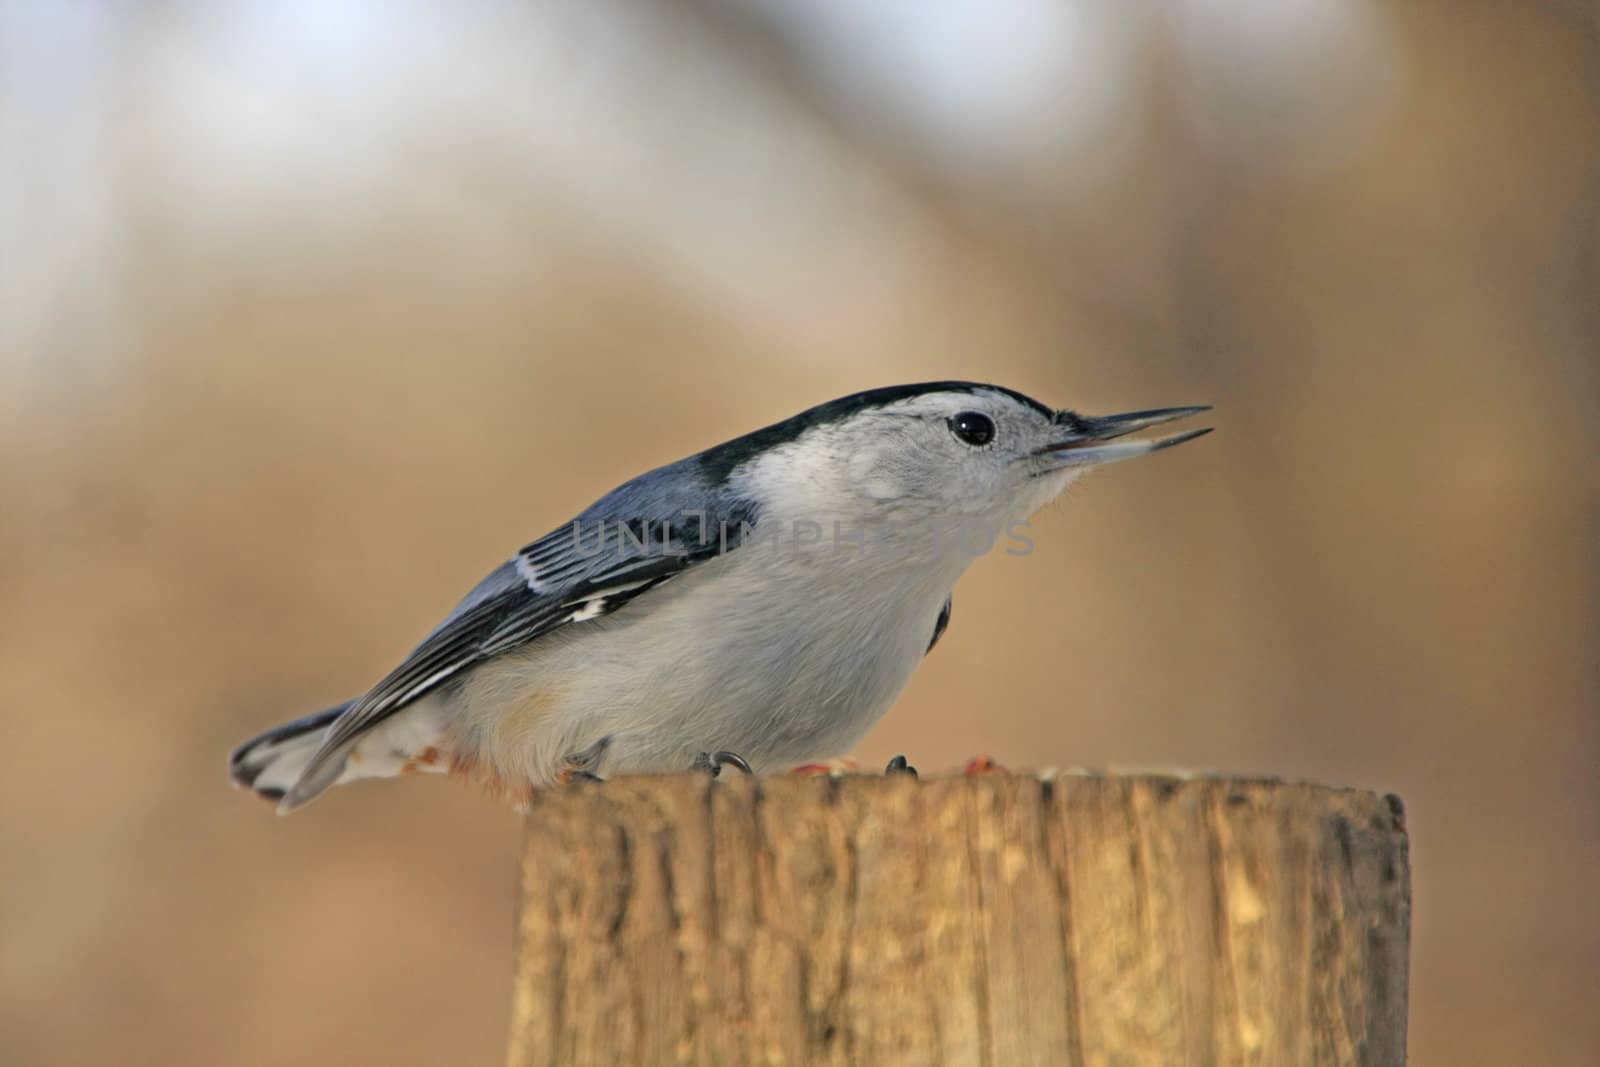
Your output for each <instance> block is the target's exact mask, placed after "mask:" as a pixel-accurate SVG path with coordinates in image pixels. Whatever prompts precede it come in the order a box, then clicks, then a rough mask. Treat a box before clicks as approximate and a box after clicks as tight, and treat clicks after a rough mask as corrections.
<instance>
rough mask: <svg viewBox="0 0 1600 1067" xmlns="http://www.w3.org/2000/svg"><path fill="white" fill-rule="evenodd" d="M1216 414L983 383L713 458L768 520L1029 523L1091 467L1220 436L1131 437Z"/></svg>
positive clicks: (950, 387)
mask: <svg viewBox="0 0 1600 1067" xmlns="http://www.w3.org/2000/svg"><path fill="white" fill-rule="evenodd" d="M1207 410H1209V408H1207V407H1204V406H1199V407H1181V408H1161V409H1156V410H1149V411H1135V412H1130V413H1127V414H1123V415H1103V416H1090V415H1080V414H1078V413H1077V412H1074V411H1068V410H1057V409H1054V408H1050V407H1048V406H1046V405H1044V404H1041V403H1039V402H1038V401H1037V400H1034V399H1032V398H1030V397H1027V396H1024V395H1023V394H1021V393H1017V392H1014V391H1012V390H1009V389H1005V388H1002V387H1000V386H996V385H984V384H980V383H975V382H929V383H922V384H917V385H903V386H891V387H889V388H886V389H875V390H870V391H868V392H864V393H857V394H854V395H852V396H847V397H842V398H840V399H838V400H833V401H829V402H828V403H826V404H821V405H818V406H817V407H815V408H811V409H809V410H807V411H804V412H801V413H800V414H799V415H796V416H794V417H793V418H791V419H787V420H785V421H784V422H781V423H777V424H776V425H773V426H769V427H766V428H765V429H763V430H757V431H756V432H755V433H752V434H747V435H746V436H744V437H742V438H738V439H736V440H734V441H730V442H728V443H727V444H725V445H721V446H718V447H717V448H715V449H711V450H709V451H708V452H705V453H702V455H701V456H700V457H699V462H700V463H701V464H702V467H703V468H704V470H705V472H706V474H707V475H708V476H710V477H712V478H716V479H731V480H733V481H736V482H740V483H742V484H743V485H745V486H746V487H747V488H748V489H749V490H750V491H751V492H752V494H753V495H755V496H757V497H758V498H760V499H761V500H762V501H763V510H764V512H766V513H767V514H769V515H770V514H775V513H777V514H783V515H785V516H786V517H787V518H789V519H791V520H804V519H807V518H814V519H816V520H818V521H821V522H823V523H824V525H826V522H827V521H829V520H838V519H840V518H844V519H846V520H848V519H850V518H857V519H860V520H862V521H865V522H872V521H879V520H884V521H893V522H897V523H900V524H911V523H921V524H932V523H937V522H938V521H940V520H941V519H942V520H948V521H953V522H981V523H983V524H985V525H986V526H987V527H988V528H990V529H999V528H1004V527H1005V526H1006V524H1008V523H1010V522H1013V521H1017V520H1021V519H1025V518H1027V517H1028V516H1029V515H1031V514H1032V513H1033V512H1034V511H1036V510H1037V509H1038V508H1039V507H1041V506H1043V505H1044V504H1045V503H1047V502H1049V501H1050V500H1051V499H1052V498H1054V497H1055V496H1056V495H1057V494H1059V493H1060V492H1061V491H1062V490H1063V489H1064V488H1066V486H1067V485H1068V484H1069V483H1070V482H1072V481H1073V480H1074V479H1075V478H1077V477H1079V476H1080V475H1081V474H1083V473H1084V472H1085V471H1087V470H1089V469H1090V468H1091V467H1096V466H1101V465H1104V464H1107V463H1113V462H1116V461H1117V460H1123V459H1131V458H1132V457H1134V456H1142V455H1147V454H1149V453H1151V452H1156V451H1159V450H1161V449H1165V448H1170V447H1172V446H1173V445H1177V444H1182V443H1183V442H1185V441H1190V440H1193V439H1194V438H1196V437H1199V436H1200V435H1202V434H1204V433H1207V432H1209V428H1205V429H1196V430H1190V431H1187V432H1185V433H1178V434H1173V435H1170V436H1166V437H1157V438H1153V439H1132V438H1130V436H1129V435H1131V434H1133V433H1135V432H1137V431H1139V430H1143V429H1147V428H1149V427H1152V426H1157V425H1160V424H1162V423H1166V422H1171V421H1173V420H1175V419H1181V418H1183V417H1185V416H1188V415H1194V414H1197V413H1199V412H1202V411H1207Z"/></svg>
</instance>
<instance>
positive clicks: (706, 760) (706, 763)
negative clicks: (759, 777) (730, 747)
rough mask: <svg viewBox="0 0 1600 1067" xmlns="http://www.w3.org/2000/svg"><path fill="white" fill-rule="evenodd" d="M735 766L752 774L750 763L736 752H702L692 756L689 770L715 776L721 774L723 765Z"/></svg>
mask: <svg viewBox="0 0 1600 1067" xmlns="http://www.w3.org/2000/svg"><path fill="white" fill-rule="evenodd" d="M729 766H732V767H737V768H739V769H740V770H741V771H743V772H744V773H746V774H754V773H755V771H752V770H751V769H750V764H749V763H748V762H747V761H746V760H745V758H744V757H743V756H741V755H739V754H738V753H737V752H724V751H718V752H702V753H700V755H698V756H696V757H695V758H694V763H692V764H691V765H690V766H689V769H690V770H691V771H708V772H710V774H711V777H713V778H716V777H719V776H720V775H721V774H722V768H724V767H729Z"/></svg>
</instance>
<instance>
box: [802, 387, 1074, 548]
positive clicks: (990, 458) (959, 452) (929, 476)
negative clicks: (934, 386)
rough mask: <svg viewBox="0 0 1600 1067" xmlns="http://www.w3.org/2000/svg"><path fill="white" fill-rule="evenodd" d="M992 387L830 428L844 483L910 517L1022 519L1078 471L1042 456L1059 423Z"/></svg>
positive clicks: (927, 398)
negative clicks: (843, 467) (843, 469)
mask: <svg viewBox="0 0 1600 1067" xmlns="http://www.w3.org/2000/svg"><path fill="white" fill-rule="evenodd" d="M1056 418H1057V416H1056V413H1055V412H1047V411H1043V410H1040V409H1038V408H1035V407H1033V406H1031V405H1029V404H1026V403H1024V402H1022V401H1020V400H1017V399H1015V398H1014V397H1011V396H1008V395H1007V394H1005V393H1003V392H999V391H995V392H990V391H988V390H978V391H974V392H966V391H962V392H941V393H927V394H924V395H922V396H916V397H912V398H910V399H908V400H902V401H899V402H898V403H894V404H889V405H887V406H885V407H883V408H879V409H875V410H872V411H869V412H863V413H862V414H860V415H858V416H857V417H855V418H853V419H850V420H846V421H844V422H842V423H839V424H836V425H835V426H834V427H829V428H823V432H826V430H827V429H833V430H834V433H833V434H832V435H831V436H833V437H834V438H835V441H834V442H832V443H834V444H835V445H836V447H839V448H840V451H841V458H842V460H843V462H844V463H845V465H846V469H847V471H848V475H849V477H848V483H849V484H851V485H853V486H854V487H856V489H857V490H858V491H859V492H860V493H861V494H862V495H863V496H865V497H866V498H867V500H866V501H863V503H864V504H867V505H868V506H869V507H870V506H873V505H877V506H881V507H891V508H894V509H896V510H897V511H899V512H901V513H902V514H905V515H906V517H908V518H910V517H914V516H916V515H918V514H926V515H940V514H943V515H953V516H964V517H973V518H981V519H985V520H988V521H991V522H993V523H994V524H996V525H1000V526H1003V525H1004V524H1005V523H1007V522H1009V521H1012V520H1017V519H1024V518H1027V517H1028V516H1029V515H1031V514H1032V513H1033V512H1034V511H1036V510H1037V509H1038V508H1040V507H1041V506H1043V505H1044V504H1045V503H1047V502H1048V501H1050V500H1051V499H1052V498H1054V497H1055V496H1056V495H1057V494H1058V493H1060V492H1061V490H1062V489H1064V488H1066V486H1067V484H1068V483H1069V482H1071V481H1072V480H1073V479H1074V478H1075V477H1077V476H1078V475H1079V474H1080V473H1082V471H1083V470H1084V469H1085V468H1084V467H1082V466H1062V465H1060V464H1058V463H1056V462H1054V461H1053V460H1052V458H1051V457H1050V456H1049V454H1048V453H1041V451H1040V450H1041V449H1047V448H1048V447H1049V446H1050V445H1052V444H1055V443H1056V442H1058V441H1060V440H1061V439H1062V437H1063V436H1064V434H1065V432H1066V430H1065V428H1064V427H1063V426H1062V425H1061V424H1060V423H1058V422H1057V421H1056Z"/></svg>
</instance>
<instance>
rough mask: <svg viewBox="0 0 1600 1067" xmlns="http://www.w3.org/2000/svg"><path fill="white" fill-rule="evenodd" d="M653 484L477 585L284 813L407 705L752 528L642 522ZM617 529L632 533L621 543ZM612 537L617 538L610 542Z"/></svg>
mask: <svg viewBox="0 0 1600 1067" xmlns="http://www.w3.org/2000/svg"><path fill="white" fill-rule="evenodd" d="M660 473H661V472H656V474H657V475H658V476H659V475H660ZM650 477H651V476H650V475H647V476H645V479H640V480H639V482H638V483H630V485H628V486H624V487H623V488H622V489H620V490H617V491H616V492H615V493H613V494H611V495H610V496H608V497H606V498H604V499H602V500H601V501H600V503H598V504H596V505H595V507H594V508H591V509H590V510H589V511H588V512H585V513H584V515H582V516H580V517H579V518H578V519H577V520H574V523H573V524H571V525H569V526H565V527H561V528H559V529H557V530H553V531H551V532H550V533H548V534H546V535H545V536H544V537H542V538H540V539H539V540H537V541H535V542H533V543H532V544H530V545H528V546H526V547H525V548H523V549H522V550H521V551H520V552H518V553H517V554H516V555H515V556H514V557H512V559H511V560H510V561H508V562H507V563H505V564H502V565H501V566H500V567H499V568H497V569H496V570H495V571H494V572H493V573H491V574H490V575H489V576H488V577H487V578H485V579H484V580H483V581H482V582H481V583H479V585H478V586H477V588H475V589H474V590H473V591H472V592H471V593H469V594H468V595H467V597H466V599H465V600H463V601H462V602H461V604H460V605H459V606H458V607H457V608H456V610H455V611H454V612H452V613H451V615H450V616H449V617H448V618H447V619H445V621H444V622H443V623H441V624H440V625H439V627H438V628H437V629H435V630H434V631H433V632H432V633H431V634H429V635H428V636H427V637H426V638H425V639H424V640H423V642H422V643H421V644H420V645H418V646H417V647H416V648H415V649H414V650H413V651H412V652H411V654H410V655H409V656H407V657H406V659H405V661H404V662H402V663H401V664H400V665H399V666H398V667H396V668H395V669H394V670H393V671H391V672H390V673H389V674H388V675H387V676H385V677H384V678H383V680H382V681H380V682H378V684H377V685H375V686H373V687H372V689H371V690H369V691H368V692H367V694H366V695H365V696H363V697H361V698H359V699H358V700H356V701H354V702H353V703H352V704H351V705H350V706H349V707H348V708H347V709H346V710H345V712H344V713H343V714H342V715H340V716H339V718H338V719H337V720H336V721H335V722H334V723H333V725H332V727H330V729H329V731H328V735H327V737H326V738H325V739H324V740H323V742H322V746H321V748H319V749H318V751H317V753H316V755H315V756H313V757H312V759H311V761H310V762H309V763H308V764H307V765H306V769H305V772H304V773H303V774H302V775H301V778H300V781H299V782H297V783H296V784H295V786H294V788H293V789H291V790H290V791H289V793H288V795H287V796H285V797H284V800H283V804H282V810H290V809H292V808H294V807H296V806H298V805H299V804H302V803H304V802H305V801H307V800H310V799H311V798H312V797H314V796H316V794H317V793H318V792H320V791H321V790H322V789H323V788H324V787H325V786H326V785H327V783H328V782H330V781H332V780H333V779H334V778H336V777H338V774H339V770H340V767H341V765H342V759H341V757H342V756H343V754H344V752H345V751H346V750H347V749H348V748H349V747H350V746H351V745H352V744H353V743H354V742H355V741H356V740H357V739H358V738H359V737H360V736H361V735H362V734H364V733H366V732H367V731H368V730H370V729H372V728H373V727H374V726H376V725H377V724H378V723H380V722H382V721H383V720H384V719H386V718H388V717H389V716H391V715H393V714H395V713H396V712H397V711H399V710H401V709H402V708H404V707H406V706H407V705H408V704H410V703H412V702H413V701H415V700H417V699H419V698H421V697H423V696H425V695H426V694H428V693H430V692H432V691H433V690H434V689H437V688H438V687H439V686H441V685H443V684H445V683H446V682H448V681H449V680H450V679H451V678H453V677H455V676H456V675H458V674H460V673H461V672H463V671H465V670H467V669H468V668H470V667H472V666H474V665H476V664H478V663H480V662H482V661H483V660H485V659H489V658H491V657H493V656H497V655H500V654H502V653H504V652H507V651H509V650H511V649H514V648H516V647H518V646H519V645H523V644H526V643H528V642H529V641H533V640H536V639H537V638H539V637H542V636H543V635H545V634H547V633H550V632H551V631H552V630H555V629H557V628H559V627H562V626H565V625H568V624H570V623H575V622H585V621H588V620H591V619H597V618H600V617H601V616H604V615H609V614H611V613H612V612H614V611H616V610H617V609H619V608H621V607H623V606H624V605H626V604H628V603H630V602H632V601H633V600H635V599H636V598H638V597H640V596H642V595H644V594H645V593H648V592H649V591H650V590H651V589H654V588H655V587H656V586H658V585H660V584H661V583H663V582H666V581H668V580H670V579H671V578H673V577H675V576H677V575H678V574H681V573H683V572H684V571H685V570H688V569H689V568H691V567H693V566H695V565H696V564H699V563H702V562H704V561H705V560H708V559H711V558H713V557H715V556H717V555H719V554H721V553H722V552H724V551H731V550H733V549H734V548H736V547H737V546H738V544H739V542H740V540H741V539H742V533H743V531H744V530H745V529H746V528H747V527H748V526H750V525H753V524H754V521H755V515H756V511H757V508H756V506H755V505H754V503H753V502H751V501H748V500H731V501H726V502H720V503H721V506H715V505H713V504H712V503H710V502H708V503H707V506H705V507H703V508H696V509H686V510H682V511H681V512H679V513H678V517H679V518H680V519H681V520H682V521H678V522H670V521H668V522H661V521H658V520H653V519H649V518H645V517H642V516H645V515H649V511H648V510H644V509H645V508H648V506H649V504H650V500H649V499H648V497H649V496H650V495H651V494H648V493H640V492H638V491H637V489H636V487H637V486H638V485H639V483H643V482H645V480H646V479H648V478H650ZM629 497H633V498H634V499H629ZM640 497H643V498H644V499H638V498H640ZM623 529H626V530H628V531H629V533H628V534H627V535H625V536H624V535H622V533H621V530H623ZM611 530H615V531H616V536H608V535H609V533H610V531H611ZM597 531H598V533H599V536H596V532H597ZM580 535H581V536H580ZM641 542H643V543H644V545H645V548H644V550H643V552H642V553H641V551H640V550H639V548H638V545H639V544H640V543H641ZM597 549H598V550H597Z"/></svg>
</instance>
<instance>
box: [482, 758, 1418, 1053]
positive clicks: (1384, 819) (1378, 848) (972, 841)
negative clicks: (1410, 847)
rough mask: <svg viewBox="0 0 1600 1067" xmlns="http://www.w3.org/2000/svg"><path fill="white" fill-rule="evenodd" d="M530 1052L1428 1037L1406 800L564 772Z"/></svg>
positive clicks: (528, 956)
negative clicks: (1411, 950)
mask: <svg viewBox="0 0 1600 1067" xmlns="http://www.w3.org/2000/svg"><path fill="white" fill-rule="evenodd" d="M527 827H528V829H527V835H528V836H527V846H526V851H525V854H524V859H523V899H522V908H521V918H520V931H519V937H520V945H519V951H518V964H517V967H518V969H517V975H516V983H515V995H514V1007H513V1023H512V1035H511V1054H510V1062H511V1063H512V1064H513V1067H543V1065H557V1064H559V1065H563V1067H587V1065H601V1064H603V1065H607V1067H611V1065H616V1064H649V1065H655V1064H726V1065H732V1067H746V1065H754V1064H786V1065H798V1064H828V1065H842V1064H907V1065H910V1064H928V1065H967V1064H973V1065H978V1064H994V1065H1013V1064H1016V1065H1026V1064H1048V1065H1052V1067H1054V1065H1074V1067H1076V1065H1082V1067H1091V1065H1093V1067H1100V1065H1107V1067H1109V1065H1117V1064H1261V1065H1274V1067H1276V1065H1296V1067H1298V1065H1323V1064H1328V1065H1333V1064H1340V1065H1343V1064H1362V1065H1379V1064H1383V1065H1387V1064H1398V1063H1401V1062H1403V1060H1404V1056H1405V1032H1406V967H1407V947H1408V933H1409V918H1410V916H1409V910H1410V888H1409V869H1408V864H1407V851H1406V849H1407V843H1406V836H1405V828H1404V821H1403V817H1402V815H1401V811H1400V805H1399V802H1398V800H1397V799H1395V798H1392V797H1387V798H1386V797H1380V796H1378V795H1375V794H1371V793H1363V792H1355V791H1350V790H1339V789H1328V788H1322V787H1318V786H1309V785H1294V784H1285V783H1279V782H1272V781H1259V780H1251V781H1237V780H1225V779H1207V778H1195V779H1180V778H1170V777H1159V776H1137V777H1131V776H1130V777H1121V776H1084V775H1072V776H1062V777H1059V778H1056V779H1055V780H1054V781H1050V782H1044V781H1040V780H1039V779H1038V778H1035V777H1028V776H1019V775H994V776H986V777H978V778H951V779H945V780H934V781H923V782H917V781H914V780H910V779H907V778H903V777H893V778H877V777H865V776H863V777H847V778H842V779H827V778H772V779H764V780H759V781H751V780H748V779H743V778H739V777H731V778H728V779H724V780H721V781H715V782H713V781H711V780H710V779H708V778H706V777H704V776H692V777H681V778H649V779H632V780H618V781H612V782H607V783H605V784H603V785H585V786H579V787H574V788H570V789H564V790H557V791H552V792H550V793H548V794H546V795H544V796H541V797H540V798H539V800H538V801H537V803H536V804H535V806H534V809H533V811H532V813H531V814H530V815H529V817H528V822H527Z"/></svg>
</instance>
